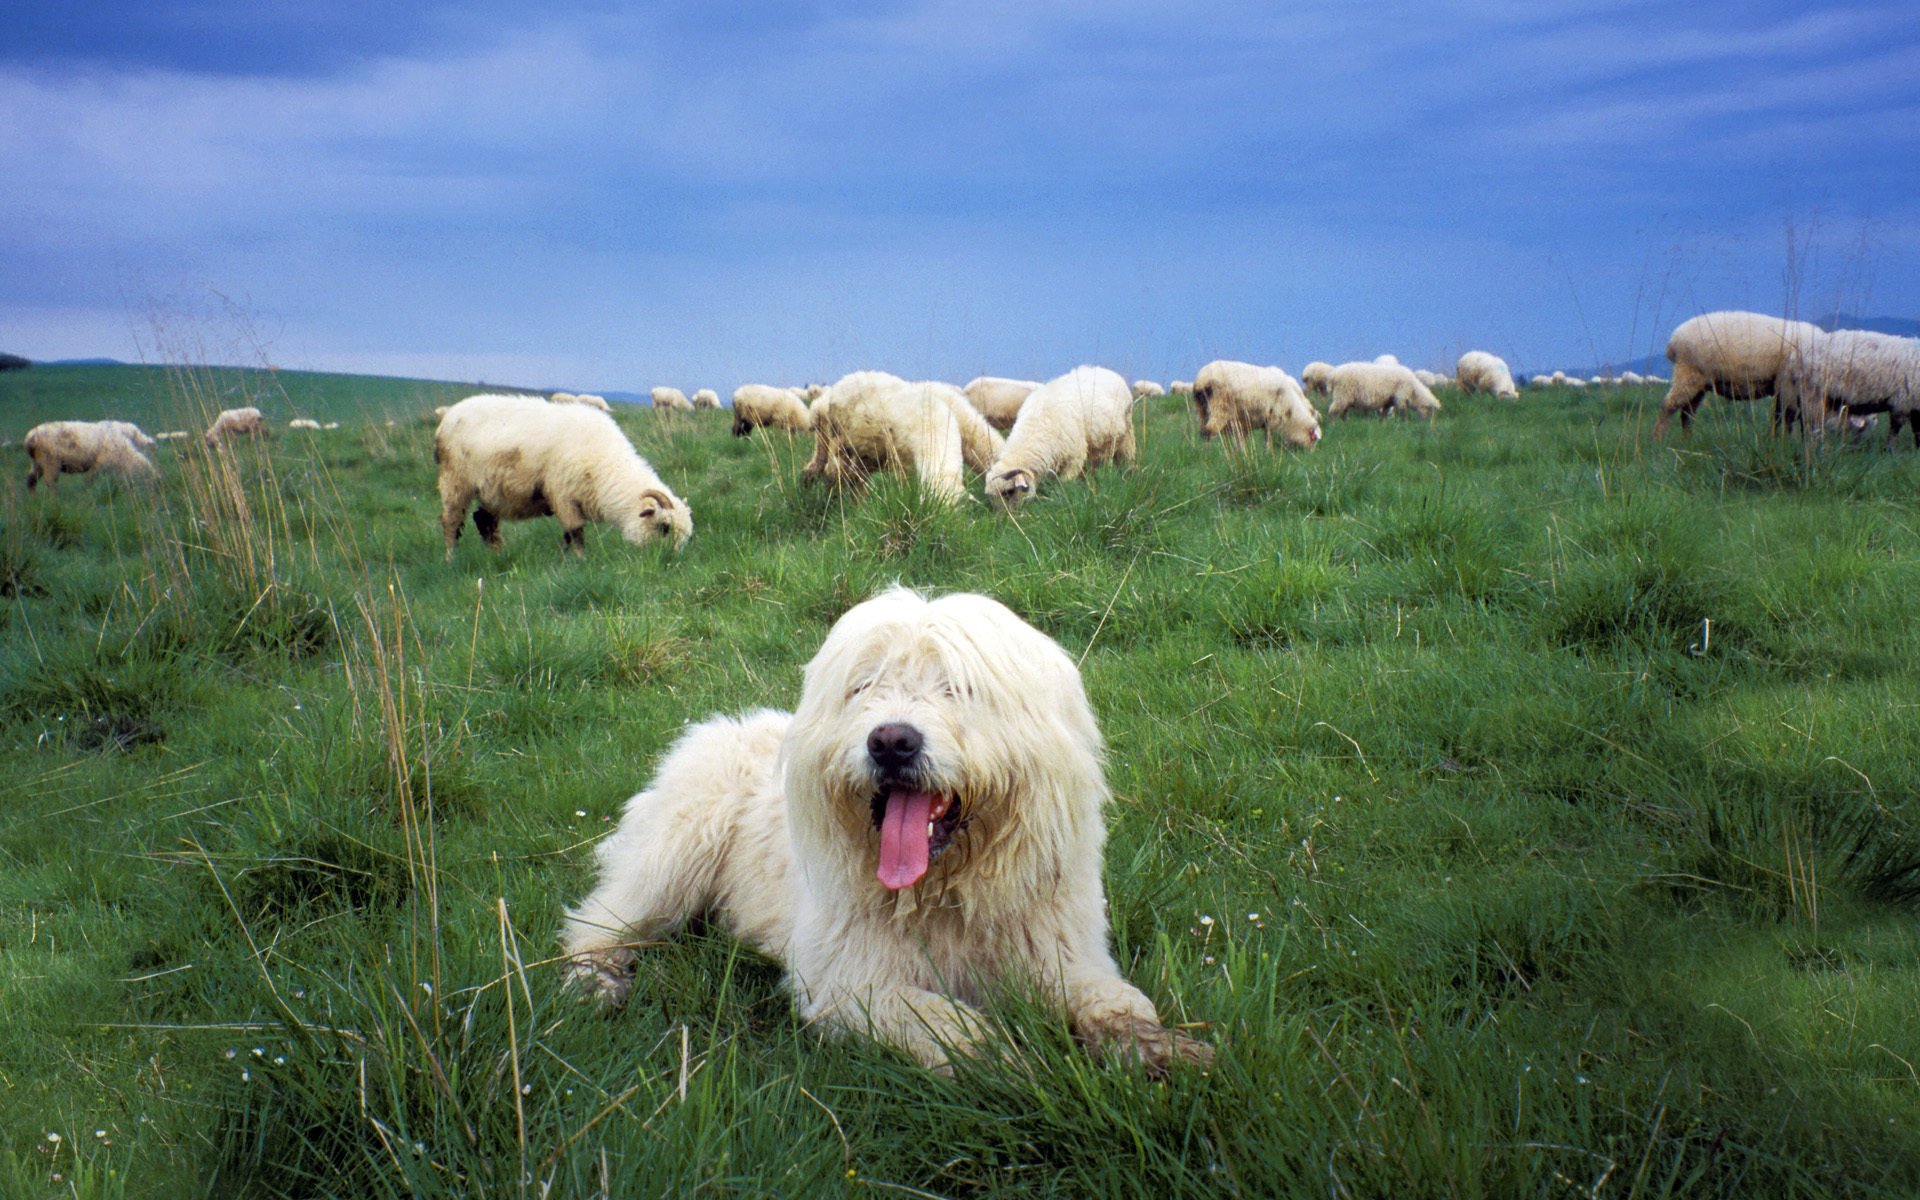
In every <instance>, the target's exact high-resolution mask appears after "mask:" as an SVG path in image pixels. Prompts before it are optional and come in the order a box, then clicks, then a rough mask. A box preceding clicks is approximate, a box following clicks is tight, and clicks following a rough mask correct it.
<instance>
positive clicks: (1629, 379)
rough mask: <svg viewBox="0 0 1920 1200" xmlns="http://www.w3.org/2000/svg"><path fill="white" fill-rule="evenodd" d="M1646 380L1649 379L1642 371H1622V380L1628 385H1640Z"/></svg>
mask: <svg viewBox="0 0 1920 1200" xmlns="http://www.w3.org/2000/svg"><path fill="white" fill-rule="evenodd" d="M1646 381H1647V377H1646V376H1645V375H1642V374H1640V372H1638V371H1622V372H1620V382H1621V383H1623V384H1625V385H1627V386H1628V387H1638V386H1639V385H1640V384H1643V383H1645V382H1646Z"/></svg>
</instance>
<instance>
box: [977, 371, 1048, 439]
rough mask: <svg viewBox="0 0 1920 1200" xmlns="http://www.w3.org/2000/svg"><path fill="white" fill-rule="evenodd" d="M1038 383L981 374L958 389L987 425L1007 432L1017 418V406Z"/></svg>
mask: <svg viewBox="0 0 1920 1200" xmlns="http://www.w3.org/2000/svg"><path fill="white" fill-rule="evenodd" d="M1039 386H1040V383H1039V381H1038V380H1033V379H1003V378H1001V377H1000V376H998V375H981V376H979V377H978V378H975V379H970V380H968V381H967V386H965V387H963V388H961V389H960V390H961V391H962V392H964V393H966V397H967V399H968V400H969V401H971V402H972V404H973V406H974V407H975V408H977V409H979V410H980V415H981V416H983V417H985V418H986V419H987V424H989V425H991V426H993V427H994V428H995V429H999V430H1008V429H1012V428H1013V423H1014V421H1016V420H1017V419H1018V418H1019V416H1020V406H1021V405H1022V404H1024V403H1025V402H1026V399H1027V397H1028V396H1030V395H1032V394H1033V393H1034V391H1035V390H1036V389H1038V388H1039Z"/></svg>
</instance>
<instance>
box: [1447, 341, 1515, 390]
mask: <svg viewBox="0 0 1920 1200" xmlns="http://www.w3.org/2000/svg"><path fill="white" fill-rule="evenodd" d="M1453 377H1454V379H1455V381H1457V382H1458V383H1459V385H1460V390H1461V391H1463V392H1465V393H1466V394H1467V395H1469V396H1472V395H1475V394H1477V393H1480V392H1491V393H1492V394H1493V395H1495V396H1498V397H1499V398H1501V399H1502V400H1518V399H1519V398H1520V389H1519V388H1517V387H1515V386H1513V372H1512V371H1509V370H1508V369H1507V362H1506V360H1505V359H1503V358H1501V357H1500V356H1499V355H1496V354H1489V353H1487V352H1486V351H1485V350H1469V351H1467V352H1466V353H1465V354H1462V355H1461V356H1460V361H1459V363H1458V364H1457V365H1455V367H1454V369H1453Z"/></svg>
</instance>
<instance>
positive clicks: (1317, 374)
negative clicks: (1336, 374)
mask: <svg viewBox="0 0 1920 1200" xmlns="http://www.w3.org/2000/svg"><path fill="white" fill-rule="evenodd" d="M1332 375H1333V364H1332V363H1324V362H1320V361H1318V360H1316V361H1314V362H1310V363H1308V364H1307V365H1306V366H1304V367H1301V368H1300V384H1301V386H1302V387H1305V388H1306V389H1307V390H1308V391H1309V392H1312V393H1313V394H1314V395H1316V396H1324V395H1326V394H1327V382H1328V379H1329V378H1330V377H1331V376H1332Z"/></svg>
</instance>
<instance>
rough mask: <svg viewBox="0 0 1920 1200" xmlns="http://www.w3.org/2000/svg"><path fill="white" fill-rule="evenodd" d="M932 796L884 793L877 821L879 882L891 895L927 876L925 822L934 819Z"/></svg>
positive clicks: (910, 793) (927, 793) (895, 791)
mask: <svg viewBox="0 0 1920 1200" xmlns="http://www.w3.org/2000/svg"><path fill="white" fill-rule="evenodd" d="M933 799H934V797H933V793H932V792H909V791H907V790H905V789H904V788H895V789H894V790H893V791H891V792H888V793H887V811H886V815H885V816H883V817H882V818H881V819H880V871H879V875H880V882H881V883H883V884H885V885H886V886H887V887H888V889H890V890H892V891H896V892H897V891H899V890H900V889H901V888H903V887H912V886H913V885H914V884H916V883H918V882H920V877H921V876H922V875H925V874H926V873H927V858H928V854H929V850H928V847H927V841H928V838H927V822H928V821H929V820H930V819H932V815H933Z"/></svg>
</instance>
